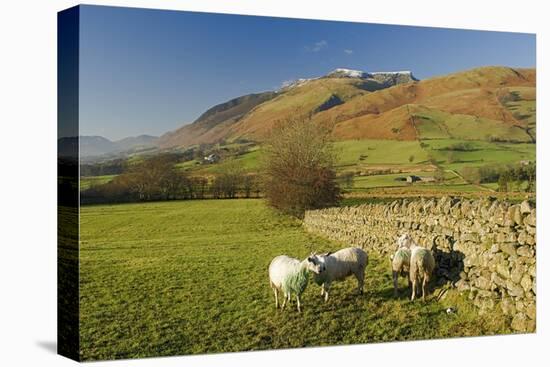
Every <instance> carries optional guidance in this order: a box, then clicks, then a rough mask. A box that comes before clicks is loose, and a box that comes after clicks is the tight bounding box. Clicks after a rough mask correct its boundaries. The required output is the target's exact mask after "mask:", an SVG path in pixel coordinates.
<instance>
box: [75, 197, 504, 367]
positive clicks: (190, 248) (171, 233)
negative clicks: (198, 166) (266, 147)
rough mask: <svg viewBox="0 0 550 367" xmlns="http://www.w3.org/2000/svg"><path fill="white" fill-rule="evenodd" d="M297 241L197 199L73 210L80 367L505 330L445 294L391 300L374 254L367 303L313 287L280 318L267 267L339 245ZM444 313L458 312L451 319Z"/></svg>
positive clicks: (261, 220)
mask: <svg viewBox="0 0 550 367" xmlns="http://www.w3.org/2000/svg"><path fill="white" fill-rule="evenodd" d="M345 245H346V244H339V243H335V242H330V241H328V240H324V239H322V238H320V237H317V236H314V235H311V234H308V233H306V232H304V230H303V228H302V226H301V223H300V222H299V221H298V220H295V219H292V218H289V217H286V216H282V215H279V214H277V213H275V212H273V211H272V210H271V209H269V208H267V207H266V206H265V204H264V201H263V200H203V201H180V202H164V203H147V204H124V205H102V206H84V207H82V209H81V243H80V261H81V263H80V305H81V308H80V322H81V324H80V331H81V339H80V342H81V344H80V345H81V348H82V354H81V356H82V358H83V359H84V360H93V359H111V358H134V357H148V356H162V355H166V356H167V355H176V354H188V353H216V352H230V351H241V350H261V349H271V348H291V347H305V346H318V345H339V344H340V345H341V344H350V343H369V342H380V341H394V340H412V339H431V338H441V337H456V336H466V335H485V334H494V333H503V332H510V330H509V329H508V327H507V326H506V322H508V321H509V320H506V319H504V318H503V316H501V315H500V314H499V313H491V314H489V315H484V316H483V317H480V316H478V314H477V311H476V310H475V308H474V306H473V305H471V303H469V302H468V301H467V300H466V299H465V298H463V297H461V296H458V295H456V294H454V293H453V292H450V293H449V295H448V296H447V298H446V299H445V300H443V301H440V302H437V301H435V300H434V296H433V295H432V296H430V297H429V299H428V301H427V302H426V303H424V302H421V301H419V302H414V303H411V302H409V301H408V299H407V298H408V296H407V293H406V292H405V289H404V288H405V282H404V281H403V280H401V293H400V297H398V298H394V297H393V296H392V292H393V289H392V282H391V272H390V269H389V261H388V259H385V258H380V257H378V256H377V255H376V254H374V253H372V254H370V256H369V260H370V261H369V265H368V267H367V271H366V283H365V294H364V295H362V296H358V295H355V294H354V291H355V289H356V284H357V283H356V281H355V280H353V279H349V280H347V281H345V282H342V283H335V284H334V285H333V287H332V288H331V290H332V292H331V298H330V300H329V302H328V303H324V302H323V301H322V299H321V297H320V294H319V292H320V288H319V287H318V286H316V285H314V284H310V285H309V287H308V288H307V289H306V291H305V293H304V295H303V298H302V307H303V313H302V314H298V313H297V311H296V305H295V303H294V302H293V303H291V304H290V305H289V307H288V309H287V310H285V311H284V312H282V311H281V310H276V309H275V307H274V298H273V293H272V291H271V289H270V287H269V283H268V274H267V268H268V265H269V263H270V261H271V259H272V258H273V257H275V256H277V255H280V254H287V255H290V256H293V257H297V258H301V259H303V258H305V257H306V256H307V255H308V254H309V253H310V251H312V250H317V251H328V250H335V249H338V248H341V247H342V246H345ZM449 306H453V307H456V308H458V310H459V312H458V313H457V314H453V315H452V316H449V315H447V314H446V313H445V309H446V308H447V307H449Z"/></svg>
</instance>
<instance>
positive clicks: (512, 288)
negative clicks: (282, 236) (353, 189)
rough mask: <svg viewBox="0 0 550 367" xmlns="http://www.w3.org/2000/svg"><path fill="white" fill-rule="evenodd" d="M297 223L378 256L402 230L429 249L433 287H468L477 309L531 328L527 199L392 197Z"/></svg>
mask: <svg viewBox="0 0 550 367" xmlns="http://www.w3.org/2000/svg"><path fill="white" fill-rule="evenodd" d="M304 226H305V228H306V229H307V230H308V231H311V232H314V233H317V234H320V235H323V236H325V237H327V238H330V239H333V240H337V241H342V242H345V243H348V244H350V245H355V246H360V247H362V248H364V249H366V250H368V251H375V252H377V253H379V254H381V255H384V256H386V255H389V254H390V253H391V252H393V251H394V250H395V246H396V239H397V237H398V236H399V235H400V234H402V233H404V232H409V233H410V234H411V235H412V236H413V238H414V239H415V240H416V242H418V243H419V244H421V245H423V246H424V247H427V248H430V249H431V250H432V251H433V253H434V255H435V258H436V261H437V269H436V276H435V279H436V282H437V283H438V284H440V285H442V284H445V283H450V284H452V285H453V286H454V287H456V288H457V289H458V290H459V291H460V292H468V294H469V297H470V299H471V300H472V301H473V302H474V304H475V305H476V306H478V307H479V310H480V313H484V312H489V311H495V310H501V311H502V312H503V313H504V314H506V315H509V316H510V317H511V320H512V321H511V327H512V328H513V329H515V330H517V331H534V330H535V320H536V305H535V299H536V252H537V251H536V250H537V244H536V235H535V234H536V211H535V208H534V206H533V205H532V204H530V203H529V202H528V201H524V202H522V203H521V204H511V203H508V202H505V201H499V200H492V199H483V200H468V199H458V198H449V197H443V198H441V199H419V200H412V201H408V200H396V201H394V202H392V203H391V204H364V205H360V206H355V207H342V208H328V209H321V210H313V211H308V212H306V214H305V217H304Z"/></svg>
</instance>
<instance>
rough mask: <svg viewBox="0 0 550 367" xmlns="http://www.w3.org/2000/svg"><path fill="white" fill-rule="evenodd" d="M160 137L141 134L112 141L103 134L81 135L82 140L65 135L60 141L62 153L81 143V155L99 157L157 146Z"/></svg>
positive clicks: (60, 151)
mask: <svg viewBox="0 0 550 367" xmlns="http://www.w3.org/2000/svg"><path fill="white" fill-rule="evenodd" d="M157 140H158V137H156V136H150V135H140V136H135V137H128V138H124V139H121V140H117V141H111V140H109V139H107V138H104V137H102V136H85V135H83V136H80V142H78V139H77V138H76V137H65V138H61V139H59V141H58V150H59V154H60V155H65V154H67V153H68V152H73V151H75V149H76V148H75V146H76V145H77V144H78V143H79V149H80V156H81V157H97V156H102V155H106V154H116V153H122V152H130V151H133V150H137V149H147V148H152V147H155V146H156V143H157Z"/></svg>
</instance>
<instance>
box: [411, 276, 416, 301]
mask: <svg viewBox="0 0 550 367" xmlns="http://www.w3.org/2000/svg"><path fill="white" fill-rule="evenodd" d="M415 296H416V279H413V280H412V294H411V301H414V297H415Z"/></svg>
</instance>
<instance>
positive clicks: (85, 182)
mask: <svg viewBox="0 0 550 367" xmlns="http://www.w3.org/2000/svg"><path fill="white" fill-rule="evenodd" d="M116 176H117V175H105V176H82V177H80V189H81V190H87V189H89V188H90V187H93V186H98V185H103V184H106V183H108V182H111V181H112V180H113V179H114V178H115V177H116Z"/></svg>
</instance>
